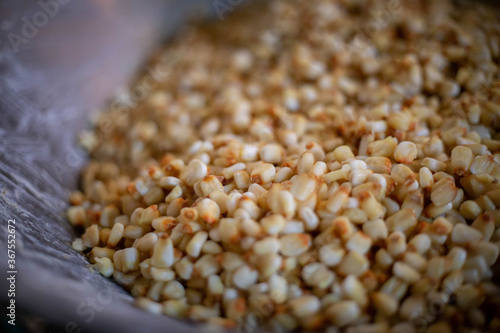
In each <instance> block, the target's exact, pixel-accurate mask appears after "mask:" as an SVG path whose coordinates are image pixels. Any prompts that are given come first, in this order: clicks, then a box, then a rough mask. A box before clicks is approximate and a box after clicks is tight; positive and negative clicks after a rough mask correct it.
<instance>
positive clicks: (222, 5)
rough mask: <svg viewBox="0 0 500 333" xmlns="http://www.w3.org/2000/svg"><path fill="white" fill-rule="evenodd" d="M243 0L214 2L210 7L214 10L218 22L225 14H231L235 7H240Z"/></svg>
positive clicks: (215, 0)
mask: <svg viewBox="0 0 500 333" xmlns="http://www.w3.org/2000/svg"><path fill="white" fill-rule="evenodd" d="M243 1H244V0H214V1H213V2H212V5H213V6H214V8H215V12H216V13H217V16H219V20H221V21H222V20H223V19H224V18H225V17H226V13H231V12H232V11H233V10H234V9H235V8H236V7H237V6H239V5H241V4H242V3H243Z"/></svg>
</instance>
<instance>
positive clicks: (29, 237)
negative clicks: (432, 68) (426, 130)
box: [0, 0, 500, 333]
mask: <svg viewBox="0 0 500 333" xmlns="http://www.w3.org/2000/svg"><path fill="white" fill-rule="evenodd" d="M463 1H464V0H460V1H458V2H463ZM471 1H475V0H471ZM241 2H242V0H146V1H137V0H135V1H134V0H119V1H118V0H86V1H78V0H40V1H36V0H32V1H29V0H3V1H0V224H1V227H0V303H1V304H0V306H1V307H2V322H1V325H2V326H1V328H0V332H72V333H78V332H110V331H111V332H114V331H118V330H120V331H121V332H136V331H140V332H143V331H144V332H145V331H151V332H156V331H171V332H189V331H195V330H196V328H195V327H194V326H188V325H187V324H186V323H182V322H180V321H177V320H174V319H170V318H167V317H155V316H153V315H151V314H148V313H145V312H143V311H141V310H138V309H136V308H135V307H134V306H133V305H132V297H131V296H130V295H128V294H127V293H125V292H124V291H123V290H122V289H121V288H120V287H118V286H117V285H115V284H114V283H112V282H111V281H110V280H108V279H106V278H104V277H102V276H101V275H100V274H98V273H96V272H93V271H92V270H91V269H90V268H89V265H88V261H87V260H86V258H85V257H84V256H82V255H80V254H79V253H77V252H76V251H74V250H73V249H72V248H71V246H70V244H71V242H72V240H73V239H74V237H75V232H74V230H73V229H72V228H71V227H70V225H69V224H68V223H67V221H66V219H65V216H64V211H65V207H66V206H67V202H68V194H69V192H70V190H72V189H75V188H76V187H77V182H78V175H79V172H80V170H81V168H82V166H83V165H84V164H85V163H86V157H85V156H86V155H85V153H84V152H83V151H82V150H80V148H78V146H77V144H76V138H77V135H78V133H80V132H81V131H82V130H83V129H85V128H89V126H90V121H89V119H91V118H92V117H93V116H95V114H96V113H97V112H98V111H99V110H102V109H103V108H104V107H105V105H106V104H107V103H109V101H110V99H111V98H113V97H114V96H116V95H117V94H118V93H120V92H121V91H125V90H126V89H127V87H129V86H130V84H131V83H132V82H133V80H134V78H136V77H137V75H138V74H139V73H141V72H143V71H145V70H147V60H148V59H149V58H150V55H151V54H152V53H153V52H154V50H155V49H158V47H159V46H160V45H161V43H162V42H165V41H168V38H169V37H170V36H171V35H172V33H173V32H174V31H175V30H176V29H179V28H180V27H181V26H182V25H183V24H184V23H186V22H188V21H189V20H192V19H194V18H200V17H206V18H208V19H212V20H222V19H223V18H224V17H225V15H229V14H230V12H232V11H233V10H236V7H237V6H238V5H239V4H240V3H241ZM486 2H489V3H491V4H496V5H497V6H498V5H500V1H498V0H491V1H486ZM221 5H222V7H221ZM10 219H14V220H16V259H15V260H16V270H17V274H16V290H15V302H16V303H15V304H16V319H15V320H16V326H12V325H9V324H8V323H7V320H8V319H9V317H7V316H6V311H7V310H6V307H7V302H9V298H8V297H7V290H8V289H9V285H8V281H7V276H8V274H7V271H8V267H7V251H6V250H5V249H6V247H7V246H6V240H7V221H8V220H10Z"/></svg>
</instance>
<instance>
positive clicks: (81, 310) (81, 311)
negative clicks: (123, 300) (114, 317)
mask: <svg viewBox="0 0 500 333" xmlns="http://www.w3.org/2000/svg"><path fill="white" fill-rule="evenodd" d="M112 300H113V295H112V294H111V292H109V291H106V290H104V291H99V292H98V293H97V295H96V296H95V297H87V299H86V300H85V301H83V302H81V303H80V304H78V306H77V307H76V314H77V315H78V316H79V317H80V318H81V319H83V321H84V322H85V323H87V324H89V323H91V322H92V321H93V320H94V319H95V316H96V314H97V313H98V312H101V311H103V310H104V308H105V307H106V306H107V305H109V304H111V301H112ZM81 332H82V329H81V328H80V327H79V326H78V324H77V323H76V322H75V321H68V322H67V323H66V325H64V331H63V332H61V333H81Z"/></svg>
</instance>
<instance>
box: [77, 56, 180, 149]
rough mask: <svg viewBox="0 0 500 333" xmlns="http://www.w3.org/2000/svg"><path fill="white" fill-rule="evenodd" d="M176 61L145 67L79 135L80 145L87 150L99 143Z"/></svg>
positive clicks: (165, 77) (150, 90) (152, 88)
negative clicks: (133, 83) (131, 83)
mask: <svg viewBox="0 0 500 333" xmlns="http://www.w3.org/2000/svg"><path fill="white" fill-rule="evenodd" d="M175 64H176V62H170V63H164V62H160V63H158V64H156V65H154V66H153V67H147V68H146V73H147V74H146V75H144V76H143V77H142V79H141V80H140V81H139V83H137V84H136V85H135V86H134V87H132V88H131V89H130V90H128V91H125V92H122V93H120V94H119V95H118V96H117V97H116V98H115V99H114V100H113V101H112V102H111V105H110V106H109V110H110V112H109V113H107V112H105V113H103V114H102V116H101V118H100V119H99V120H98V122H97V125H96V126H95V127H94V128H93V129H92V130H88V131H84V132H83V133H82V134H81V135H80V145H81V146H82V147H84V148H85V149H86V150H87V151H90V150H92V149H93V148H94V147H96V146H97V145H99V144H100V143H101V142H102V141H103V140H104V138H105V137H106V135H107V134H109V133H111V132H112V131H113V129H114V128H115V122H120V120H121V119H126V118H127V117H128V116H129V113H130V110H131V109H133V108H134V107H136V106H138V105H139V104H140V103H141V102H143V101H144V100H145V99H146V98H147V96H148V95H149V94H150V93H151V92H152V91H153V90H154V89H155V87H156V86H157V85H158V84H161V83H162V82H164V81H165V80H166V79H167V77H168V76H169V75H170V72H171V70H170V68H172V66H175Z"/></svg>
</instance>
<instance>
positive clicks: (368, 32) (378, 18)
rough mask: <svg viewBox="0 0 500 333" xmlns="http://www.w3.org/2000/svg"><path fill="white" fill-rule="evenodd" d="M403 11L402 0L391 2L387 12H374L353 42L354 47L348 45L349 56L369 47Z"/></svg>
mask: <svg viewBox="0 0 500 333" xmlns="http://www.w3.org/2000/svg"><path fill="white" fill-rule="evenodd" d="M402 10H403V6H402V0H389V1H387V4H386V9H385V10H379V11H372V12H371V13H370V14H371V17H372V18H371V19H370V20H368V22H366V23H365V24H364V26H363V29H358V30H357V31H356V35H355V36H354V39H353V41H352V45H347V46H346V47H347V49H348V50H347V51H348V52H349V54H352V53H357V52H359V51H361V50H363V49H365V48H366V47H367V46H368V45H369V40H370V39H371V38H373V36H375V35H376V34H378V33H379V32H380V31H382V30H383V29H385V28H387V26H388V25H389V23H390V22H391V21H393V20H394V17H395V16H396V15H398V14H399V13H401V11H402Z"/></svg>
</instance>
